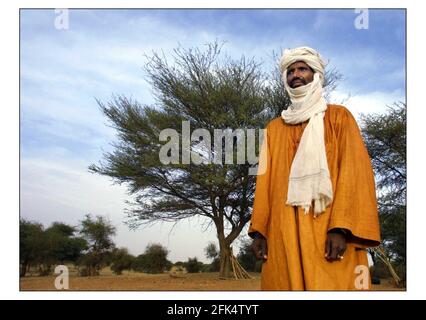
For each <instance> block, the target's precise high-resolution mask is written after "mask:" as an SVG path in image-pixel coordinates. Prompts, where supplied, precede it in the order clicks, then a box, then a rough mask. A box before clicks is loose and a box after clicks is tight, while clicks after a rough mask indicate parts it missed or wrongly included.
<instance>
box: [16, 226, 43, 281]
mask: <svg viewBox="0 0 426 320" xmlns="http://www.w3.org/2000/svg"><path fill="white" fill-rule="evenodd" d="M43 233H44V230H43V226H42V225H41V224H40V223H36V222H31V221H27V220H24V219H21V220H20V223H19V260H20V265H21V271H20V276H21V277H24V276H25V274H26V272H27V270H28V268H29V267H30V265H31V264H37V263H40V260H41V257H42V252H43V250H44V249H43V246H44V241H43Z"/></svg>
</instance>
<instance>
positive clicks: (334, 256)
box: [325, 229, 346, 262]
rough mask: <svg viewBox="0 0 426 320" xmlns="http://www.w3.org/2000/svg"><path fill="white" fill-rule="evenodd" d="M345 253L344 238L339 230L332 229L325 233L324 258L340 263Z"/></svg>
mask: <svg viewBox="0 0 426 320" xmlns="http://www.w3.org/2000/svg"><path fill="white" fill-rule="evenodd" d="M345 251H346V237H345V234H344V232H343V231H342V230H341V229H332V230H330V231H329V232H328V233H327V241H326V243H325V258H326V259H327V260H328V261H329V262H331V261H340V260H341V259H343V254H344V253H345Z"/></svg>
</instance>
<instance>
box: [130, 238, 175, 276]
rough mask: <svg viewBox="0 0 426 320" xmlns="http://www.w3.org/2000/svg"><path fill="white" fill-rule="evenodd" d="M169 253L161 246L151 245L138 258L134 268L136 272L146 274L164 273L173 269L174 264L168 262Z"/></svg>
mask: <svg viewBox="0 0 426 320" xmlns="http://www.w3.org/2000/svg"><path fill="white" fill-rule="evenodd" d="M168 254H169V251H168V250H167V248H165V247H163V246H162V245H161V244H158V243H153V244H149V245H148V246H147V247H146V249H145V252H144V253H143V254H141V255H139V256H138V257H136V259H135V261H134V263H133V266H132V268H133V269H134V270H135V271H140V272H146V273H162V272H164V271H167V270H169V269H170V268H171V267H172V265H173V264H172V263H171V262H170V261H169V260H167V255H168Z"/></svg>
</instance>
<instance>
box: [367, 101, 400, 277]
mask: <svg viewBox="0 0 426 320" xmlns="http://www.w3.org/2000/svg"><path fill="white" fill-rule="evenodd" d="M361 128H362V133H363V137H364V141H365V143H366V146H367V148H368V151H369V154H370V157H371V161H372V165H373V168H374V171H375V177H376V185H377V190H378V206H379V214H380V220H381V231H382V238H383V247H384V249H385V251H386V252H387V254H388V256H389V258H390V261H391V262H393V263H394V264H395V265H396V266H401V268H400V269H401V270H402V273H405V271H404V269H405V264H406V257H405V255H406V188H407V167H406V105H405V104H404V103H402V102H397V103H394V104H393V105H392V106H389V107H388V110H387V112H386V113H384V114H369V115H362V116H361ZM402 276H403V277H404V276H405V275H404V274H402Z"/></svg>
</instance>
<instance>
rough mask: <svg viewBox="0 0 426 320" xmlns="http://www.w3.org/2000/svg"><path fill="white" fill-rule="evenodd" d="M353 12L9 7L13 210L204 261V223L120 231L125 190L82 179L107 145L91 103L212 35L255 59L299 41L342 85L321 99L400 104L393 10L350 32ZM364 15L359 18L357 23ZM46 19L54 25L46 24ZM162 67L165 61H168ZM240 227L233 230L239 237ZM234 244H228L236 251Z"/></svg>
mask: <svg viewBox="0 0 426 320" xmlns="http://www.w3.org/2000/svg"><path fill="white" fill-rule="evenodd" d="M359 15H360V13H356V12H354V10H195V9H191V10H118V9H117V10H70V11H68V26H67V28H65V29H62V28H57V26H58V21H59V19H60V18H62V17H64V16H63V12H55V11H54V10H21V14H20V161H21V162H20V216H21V218H25V219H29V220H33V221H38V222H41V223H43V224H44V225H45V226H48V225H50V224H51V223H52V222H54V221H61V222H65V223H69V224H72V225H77V224H78V223H79V221H81V220H82V219H83V218H84V215H85V214H88V213H90V214H92V215H103V216H106V217H108V218H109V219H110V220H111V222H112V223H113V225H115V226H116V227H117V234H116V236H115V237H114V241H115V243H116V245H117V246H118V247H127V248H128V249H129V251H130V253H132V254H135V255H138V254H141V253H143V251H144V250H145V247H146V246H147V245H148V244H149V243H160V244H162V245H164V246H166V247H167V248H168V250H169V251H170V253H169V256H168V258H169V259H170V260H171V261H173V262H176V261H186V260H187V259H188V258H189V257H197V258H198V259H199V260H201V261H204V262H207V261H208V260H207V259H206V258H205V255H204V248H205V247H206V246H207V244H208V243H209V242H210V241H216V235H215V232H214V230H213V229H210V230H205V228H203V226H202V224H203V221H201V220H196V219H193V220H191V221H182V222H180V223H178V224H177V225H172V224H167V223H162V224H157V225H154V226H151V227H149V228H143V229H138V230H136V231H130V230H129V229H128V227H127V226H126V225H125V224H124V223H123V222H124V221H125V212H124V211H125V208H126V204H125V201H126V200H131V197H130V195H129V194H128V193H127V189H126V186H125V185H121V186H119V185H115V184H114V183H113V181H112V180H111V179H109V178H107V177H104V176H99V175H95V174H92V173H90V172H89V171H88V166H89V165H91V164H93V163H98V162H99V161H100V160H102V156H103V154H104V153H105V152H108V151H112V150H113V149H112V146H111V144H112V143H113V142H114V141H116V140H117V139H116V136H115V132H114V130H113V129H112V128H111V127H109V126H108V123H107V121H106V119H105V117H104V116H103V115H102V113H101V112H100V110H99V107H98V104H97V103H96V99H99V100H100V101H102V102H108V101H110V100H112V97H113V95H114V94H116V95H117V94H119V95H124V96H126V97H131V98H132V99H135V100H137V101H138V102H140V103H142V104H153V103H154V102H155V101H154V98H153V94H152V91H151V88H150V85H149V83H148V82H147V81H146V79H147V78H146V75H145V74H144V72H143V70H142V67H143V65H144V63H146V55H148V56H149V55H152V53H153V52H164V54H165V56H166V57H168V58H170V57H171V53H172V51H173V49H174V48H176V47H177V46H179V45H181V46H183V47H185V48H190V47H199V48H203V47H204V46H205V44H206V43H209V42H213V41H215V40H218V41H220V42H222V41H224V46H223V51H224V52H225V53H226V54H228V55H229V56H231V57H233V58H239V57H241V56H242V55H244V56H246V57H253V58H254V59H256V61H260V62H262V67H263V68H264V69H265V70H270V69H271V68H272V67H273V66H274V63H276V61H275V60H274V59H273V52H276V53H279V54H281V51H282V50H283V49H284V48H292V47H296V46H302V45H307V46H310V47H313V48H315V49H316V50H318V51H319V52H320V53H321V55H322V56H323V58H325V60H326V61H328V66H327V68H335V69H336V70H338V71H339V72H340V73H341V74H342V75H343V77H344V78H343V80H342V81H341V82H340V83H339V86H338V88H337V89H336V91H335V92H334V93H333V94H332V97H331V99H332V101H333V102H337V103H339V102H343V103H344V105H345V106H346V107H347V108H348V109H349V110H350V111H351V112H352V113H353V114H354V115H355V117H358V116H359V114H360V113H382V112H385V111H386V106H387V105H391V104H393V103H394V102H396V101H403V102H405V81H406V80H405V58H406V57H405V49H406V48H405V40H406V39H405V12H404V11H403V10H369V11H368V28H367V29H359V28H358V29H357V28H356V27H355V24H354V23H355V21H356V19H357V17H358V18H359ZM365 21H366V20H364V22H365ZM55 22H56V24H55ZM170 61H171V62H172V60H170ZM243 233H245V232H243ZM236 249H237V247H235V248H234V250H236Z"/></svg>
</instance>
